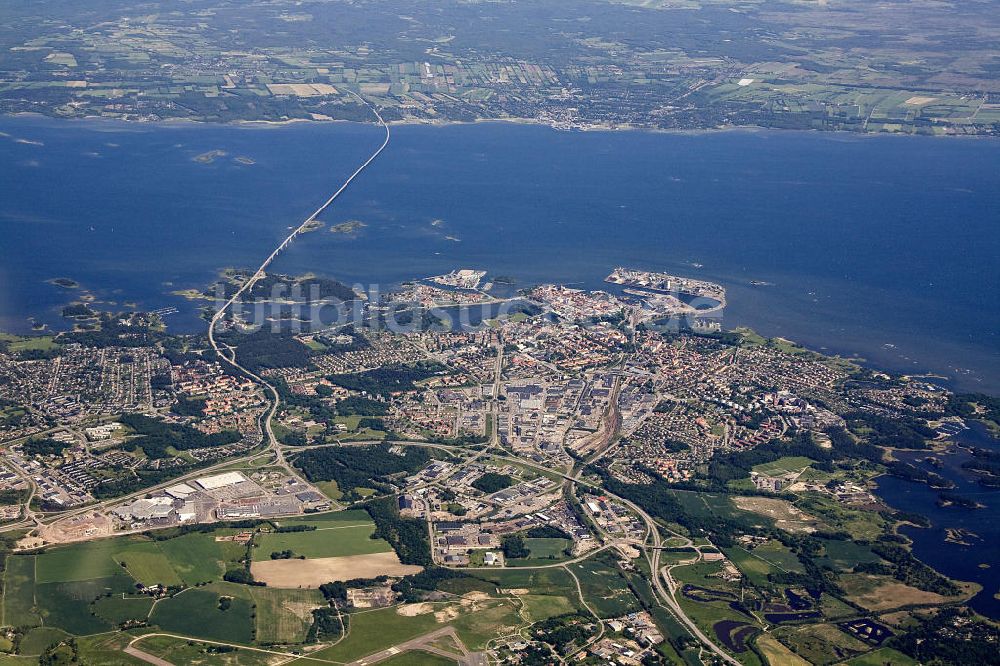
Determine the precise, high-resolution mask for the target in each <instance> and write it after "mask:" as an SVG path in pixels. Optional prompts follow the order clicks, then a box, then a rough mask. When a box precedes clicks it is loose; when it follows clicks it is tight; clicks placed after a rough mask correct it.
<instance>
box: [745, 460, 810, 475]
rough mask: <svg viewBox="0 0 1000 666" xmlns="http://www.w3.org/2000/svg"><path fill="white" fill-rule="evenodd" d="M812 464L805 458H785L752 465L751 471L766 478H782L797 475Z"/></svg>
mask: <svg viewBox="0 0 1000 666" xmlns="http://www.w3.org/2000/svg"><path fill="white" fill-rule="evenodd" d="M813 462H815V461H813V460H812V458H806V457H805V456H785V457H783V458H778V459H777V460H773V461H771V462H769V463H763V464H761V465H754V468H753V471H755V472H757V473H758V474H765V475H767V476H783V475H785V474H788V473H790V472H796V473H799V472H801V471H802V470H804V469H805V468H806V467H808V466H809V465H811V464H812V463H813Z"/></svg>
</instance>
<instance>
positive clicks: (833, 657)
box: [774, 624, 869, 664]
mask: <svg viewBox="0 0 1000 666" xmlns="http://www.w3.org/2000/svg"><path fill="white" fill-rule="evenodd" d="M774 633H775V637H776V638H779V639H780V640H781V642H782V643H784V644H785V645H787V646H788V647H790V648H791V649H792V651H794V652H795V653H796V654H798V655H799V656H800V657H803V658H805V659H807V660H808V661H811V662H812V663H814V664H829V663H833V662H836V661H840V660H842V659H848V658H850V657H853V656H855V655H858V654H861V653H863V652H867V651H868V650H869V648H868V646H867V645H865V644H864V643H862V642H861V641H859V640H858V639H856V638H854V637H853V636H848V635H847V634H845V633H844V632H842V631H841V630H840V629H838V628H837V627H835V626H834V625H832V624H807V625H805V626H801V627H782V628H780V629H778V630H776V631H775V632H774Z"/></svg>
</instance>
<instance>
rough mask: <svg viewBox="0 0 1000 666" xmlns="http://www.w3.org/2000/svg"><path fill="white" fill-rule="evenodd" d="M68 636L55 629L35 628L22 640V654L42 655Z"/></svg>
mask: <svg viewBox="0 0 1000 666" xmlns="http://www.w3.org/2000/svg"><path fill="white" fill-rule="evenodd" d="M68 636H69V634H67V633H66V632H65V631H63V630H61V629H56V628H55V627H35V628H34V629H31V630H30V631H28V633H26V634H25V635H24V638H22V639H21V654H31V655H35V654H41V653H42V652H44V651H45V648H47V647H48V646H50V645H52V644H53V643H55V642H57V641H61V640H63V639H64V638H67V637H68Z"/></svg>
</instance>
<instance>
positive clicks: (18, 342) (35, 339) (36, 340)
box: [0, 333, 60, 352]
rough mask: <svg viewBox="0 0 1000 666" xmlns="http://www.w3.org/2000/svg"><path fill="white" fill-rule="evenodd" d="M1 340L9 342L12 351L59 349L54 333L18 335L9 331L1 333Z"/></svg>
mask: <svg viewBox="0 0 1000 666" xmlns="http://www.w3.org/2000/svg"><path fill="white" fill-rule="evenodd" d="M0 341H5V342H9V343H10V345H9V347H8V349H10V351H12V352H22V351H51V350H53V349H58V348H59V346H60V345H59V344H58V343H56V338H55V336H54V335H30V336H17V335H10V334H8V333H0Z"/></svg>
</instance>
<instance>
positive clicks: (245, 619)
mask: <svg viewBox="0 0 1000 666" xmlns="http://www.w3.org/2000/svg"><path fill="white" fill-rule="evenodd" d="M223 597H228V598H230V599H231V602H230V605H229V607H228V608H226V609H224V610H223V608H222V604H221V603H220V601H221V599H222V598H223ZM252 605H253V603H252V600H251V597H250V594H249V592H248V588H247V586H245V585H236V584H232V583H211V584H209V585H206V586H205V587H200V588H188V589H186V590H184V591H182V592H181V593H180V594H177V595H175V596H173V597H171V598H169V599H163V600H161V601H160V602H158V603H157V604H156V607H155V608H153V612H152V614H151V615H150V617H149V621H150V624H155V625H156V626H158V627H160V628H161V629H163V630H164V631H169V632H174V633H178V634H182V635H185V636H194V637H197V638H207V639H209V640H215V641H224V642H230V643H250V642H252V641H253V640H254V626H255V623H254V611H253V609H252Z"/></svg>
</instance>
